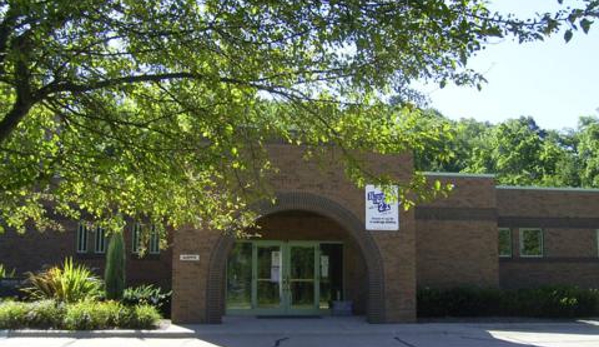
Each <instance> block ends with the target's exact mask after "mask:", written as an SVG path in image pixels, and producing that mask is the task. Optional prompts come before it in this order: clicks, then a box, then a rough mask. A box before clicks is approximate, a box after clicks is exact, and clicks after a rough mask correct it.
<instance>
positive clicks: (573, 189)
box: [495, 186, 599, 193]
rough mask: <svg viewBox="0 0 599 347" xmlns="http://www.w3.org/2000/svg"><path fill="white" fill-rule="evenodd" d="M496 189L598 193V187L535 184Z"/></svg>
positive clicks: (498, 187)
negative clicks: (542, 185)
mask: <svg viewBox="0 0 599 347" xmlns="http://www.w3.org/2000/svg"><path fill="white" fill-rule="evenodd" d="M495 188H497V189H506V190H507V189H511V190H544V191H555V192H572V193H585V192H587V193H599V189H595V188H576V187H537V186H496V187H495Z"/></svg>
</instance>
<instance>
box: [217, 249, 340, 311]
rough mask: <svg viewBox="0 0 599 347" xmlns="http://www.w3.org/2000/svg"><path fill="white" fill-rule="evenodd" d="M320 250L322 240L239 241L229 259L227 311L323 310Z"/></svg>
mask: <svg viewBox="0 0 599 347" xmlns="http://www.w3.org/2000/svg"><path fill="white" fill-rule="evenodd" d="M320 253H321V252H320V244H319V243H318V242H304V241H290V242H283V241H253V242H239V243H237V244H236V245H235V247H234V249H233V250H232V252H231V255H230V256H229V260H228V263H227V313H229V314H258V315H302V314H317V313H319V312H320V309H321V308H322V307H321V306H322V305H320V301H321V300H320V281H321V276H320V272H321V264H320V263H321V255H320ZM250 264H251V265H250ZM327 266H328V265H327ZM327 271H328V270H327ZM325 282H326V281H325Z"/></svg>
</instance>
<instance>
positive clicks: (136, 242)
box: [131, 223, 141, 254]
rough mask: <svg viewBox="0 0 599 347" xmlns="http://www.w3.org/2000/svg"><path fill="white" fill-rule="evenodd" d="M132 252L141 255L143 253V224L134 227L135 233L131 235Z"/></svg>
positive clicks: (136, 224)
mask: <svg viewBox="0 0 599 347" xmlns="http://www.w3.org/2000/svg"><path fill="white" fill-rule="evenodd" d="M131 252H132V253H133V254H139V253H140V252H141V224H139V223H135V225H133V233H132V235H131Z"/></svg>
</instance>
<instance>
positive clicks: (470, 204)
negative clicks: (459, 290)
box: [416, 174, 499, 288]
mask: <svg viewBox="0 0 599 347" xmlns="http://www.w3.org/2000/svg"><path fill="white" fill-rule="evenodd" d="M427 177H428V180H429V181H431V182H432V181H434V180H440V181H441V182H442V183H443V184H446V183H452V184H453V185H454V189H453V191H452V192H451V193H450V194H449V196H448V197H447V198H439V199H437V200H435V201H433V202H430V203H427V204H422V205H419V206H418V207H417V208H416V221H417V226H416V250H417V259H416V262H417V278H418V286H419V287H436V288H450V287H456V286H463V285H479V286H489V287H495V286H497V285H498V283H499V282H498V266H499V264H498V251H497V249H498V245H497V221H496V209H495V206H496V197H495V185H494V180H493V178H492V177H490V176H484V175H479V176H476V175H470V176H468V175H443V174H430V175H428V176H427Z"/></svg>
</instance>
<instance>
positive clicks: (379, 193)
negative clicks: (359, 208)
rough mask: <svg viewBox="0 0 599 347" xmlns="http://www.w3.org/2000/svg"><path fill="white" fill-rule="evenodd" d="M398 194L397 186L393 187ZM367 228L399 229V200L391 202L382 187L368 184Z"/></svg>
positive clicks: (366, 204)
mask: <svg viewBox="0 0 599 347" xmlns="http://www.w3.org/2000/svg"><path fill="white" fill-rule="evenodd" d="M392 189H393V190H394V194H397V187H396V186H394V187H392ZM365 193H366V194H365V201H364V203H365V206H366V230H399V202H397V201H396V202H390V201H388V200H387V199H386V197H385V193H384V192H383V190H382V189H381V188H380V187H376V186H374V185H372V184H368V185H366V192H365Z"/></svg>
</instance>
